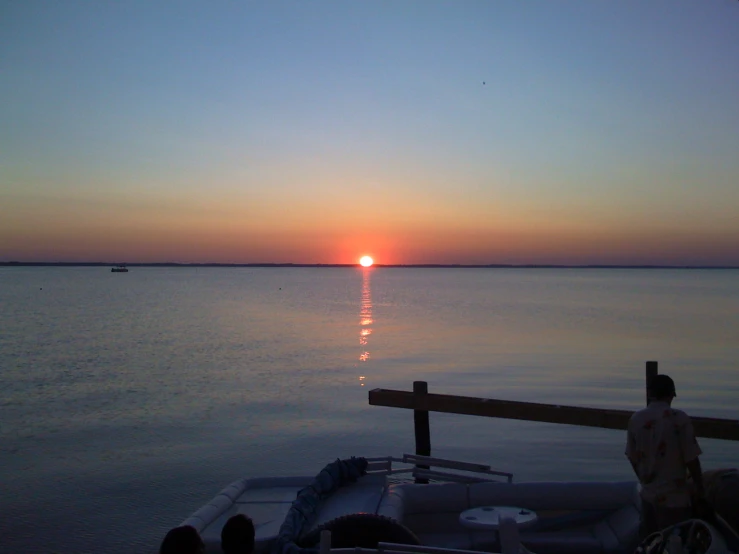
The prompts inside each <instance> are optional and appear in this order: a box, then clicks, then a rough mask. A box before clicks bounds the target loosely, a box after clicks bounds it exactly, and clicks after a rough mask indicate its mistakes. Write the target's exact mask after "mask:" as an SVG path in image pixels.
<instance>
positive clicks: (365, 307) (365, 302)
mask: <svg viewBox="0 0 739 554" xmlns="http://www.w3.org/2000/svg"><path fill="white" fill-rule="evenodd" d="M370 271H371V270H370V269H369V268H366V269H364V270H363V271H362V299H361V302H360V308H359V344H360V346H362V347H363V348H362V352H361V353H360V354H359V361H360V362H367V361H369V359H370V353H369V349H368V348H367V345H368V343H369V336H370V335H371V334H372V327H370V325H372V323H374V320H373V319H372V290H371V288H370ZM365 380H366V377H365V376H364V375H360V376H359V381H360V385H361V386H364V385H365V383H364V382H365Z"/></svg>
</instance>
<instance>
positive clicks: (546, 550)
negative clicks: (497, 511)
mask: <svg viewBox="0 0 739 554" xmlns="http://www.w3.org/2000/svg"><path fill="white" fill-rule="evenodd" d="M488 505H499V506H522V507H525V508H528V509H531V510H534V511H537V512H539V513H540V514H542V516H543V517H542V518H541V519H540V520H539V523H537V524H536V525H535V526H534V527H533V528H531V529H526V530H523V529H516V531H517V532H519V535H520V537H519V538H520V542H521V544H522V545H523V547H524V548H525V549H529V550H531V551H532V552H536V553H537V554H564V553H567V554H626V553H629V552H632V551H633V549H634V547H635V546H636V545H637V544H638V534H639V520H640V509H641V502H640V500H639V496H638V492H637V487H636V483H634V482H609V483H558V482H550V483H492V482H489V483H474V484H470V485H467V484H463V483H444V484H429V485H423V486H418V485H405V484H397V485H391V486H390V487H388V490H387V491H386V492H385V494H384V495H383V497H382V500H381V501H380V504H379V506H378V509H377V513H378V514H380V515H384V516H387V517H392V518H393V519H396V520H397V521H399V522H400V523H403V524H404V525H406V526H407V527H408V528H410V529H411V530H412V531H413V532H414V533H416V535H418V537H419V538H420V539H421V540H422V541H423V542H424V543H427V544H434V545H438V546H442V547H446V548H457V549H465V550H486V551H498V549H499V548H501V543H500V541H502V539H503V537H502V535H501V536H499V535H498V533H496V532H495V531H479V530H472V529H468V528H465V527H463V526H462V525H461V524H460V523H459V514H460V513H461V512H462V511H464V510H466V509H468V508H473V507H477V506H488ZM562 511H565V512H571V514H570V515H569V516H566V517H565V518H562V517H554V516H551V517H547V516H546V513H547V512H549V513H550V514H552V513H555V512H559V513H561V512H562ZM557 523H558V525H556V524H557ZM511 548H512V547H511Z"/></svg>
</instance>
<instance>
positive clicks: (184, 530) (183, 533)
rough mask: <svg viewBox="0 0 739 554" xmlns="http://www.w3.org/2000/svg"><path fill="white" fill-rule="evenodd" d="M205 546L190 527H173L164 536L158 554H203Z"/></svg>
mask: <svg viewBox="0 0 739 554" xmlns="http://www.w3.org/2000/svg"><path fill="white" fill-rule="evenodd" d="M204 552H205V544H204V543H203V539H201V538H200V535H198V532H197V531H196V530H195V528H194V527H192V526H191V525H183V526H182V527H175V528H174V529H171V530H170V531H169V533H167V534H166V536H165V537H164V540H163V541H162V544H161V546H160V547H159V554H203V553H204Z"/></svg>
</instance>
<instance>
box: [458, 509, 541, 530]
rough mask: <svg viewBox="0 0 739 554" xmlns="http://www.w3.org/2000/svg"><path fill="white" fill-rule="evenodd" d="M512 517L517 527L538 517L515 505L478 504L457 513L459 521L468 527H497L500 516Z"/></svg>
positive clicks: (527, 523) (529, 525)
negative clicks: (475, 506)
mask: <svg viewBox="0 0 739 554" xmlns="http://www.w3.org/2000/svg"><path fill="white" fill-rule="evenodd" d="M505 517H509V518H512V519H513V520H514V521H515V522H516V524H517V525H518V528H519V529H526V528H527V527H531V526H532V525H534V524H535V523H536V522H537V520H538V519H539V518H538V517H537V515H536V512H534V511H533V510H527V509H526V508H517V507H515V506H479V507H477V508H470V509H469V510H465V511H464V512H462V513H461V514H459V523H460V525H462V526H463V527H469V528H470V529H488V530H490V529H497V528H498V523H499V522H500V519H501V518H505Z"/></svg>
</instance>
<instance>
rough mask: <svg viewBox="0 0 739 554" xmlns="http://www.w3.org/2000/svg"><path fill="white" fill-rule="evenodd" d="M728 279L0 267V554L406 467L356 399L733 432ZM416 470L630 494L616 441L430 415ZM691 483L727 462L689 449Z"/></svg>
mask: <svg viewBox="0 0 739 554" xmlns="http://www.w3.org/2000/svg"><path fill="white" fill-rule="evenodd" d="M738 359H739V271H697V270H690V271H687V270H682V271H681V270H544V269H539V270H517V269H515V270H514V269H505V270H490V269H480V270H473V269H460V270H454V269H434V270H432V269H383V268H375V269H371V270H361V269H336V268H332V269H328V268H326V269H319V268H290V269H286V268H244V269H212V268H210V269H200V268H198V269H194V268H187V269H186V268H171V269H169V268H167V269H164V268H132V270H131V272H130V273H127V274H116V273H110V272H109V271H108V269H107V268H0V480H1V481H2V483H3V484H2V488H0V552H3V553H4V552H8V553H10V552H95V553H96V554H100V553H106V552H111V553H115V552H121V553H123V552H153V551H155V550H156V548H157V547H158V543H159V541H160V540H161V538H162V536H163V535H164V533H165V532H166V531H167V530H168V529H169V528H170V527H172V526H174V525H177V524H178V523H179V522H180V521H181V520H182V519H184V518H185V517H187V516H188V515H189V514H190V513H191V512H193V511H194V510H196V509H197V508H198V507H199V506H200V505H201V504H203V503H204V502H205V501H206V500H208V499H210V498H211V497H212V496H213V495H215V494H216V493H217V492H218V491H219V490H220V489H221V488H222V487H223V486H225V485H226V484H228V483H229V482H230V481H233V480H235V479H237V478H240V477H243V476H245V475H254V476H257V475H279V474H309V475H310V474H315V473H317V472H318V471H319V470H320V469H321V467H323V465H325V464H326V463H327V462H329V461H332V460H333V459H335V458H337V457H345V456H351V455H383V454H400V453H402V452H404V451H405V452H408V451H412V449H413V444H414V443H413V424H412V414H411V413H410V412H407V411H405V410H399V409H391V408H379V407H372V406H369V405H368V402H367V392H368V390H370V389H372V388H378V387H382V388H395V389H403V390H410V388H411V383H412V381H414V380H426V381H428V383H429V388H430V390H431V391H432V392H440V393H449V394H462V395H471V396H483V397H491V398H501V399H511V400H528V401H540V402H555V403H561V404H574V405H583V406H595V407H616V408H624V409H635V408H638V407H640V406H641V405H642V404H643V402H644V389H643V387H644V363H645V361H646V360H658V361H659V363H660V370H661V371H662V372H665V373H669V374H671V375H672V376H673V377H674V378H675V380H676V382H677V387H678V398H677V400H676V404H675V406H676V407H679V408H682V409H685V410H687V411H688V412H689V413H691V414H693V415H706V416H718V417H730V418H738V417H739V408H738V407H737V405H736V399H737V398H738V397H739V394H738V393H739V371H738V369H739V368H738V367H737V361H736V360H738ZM431 434H432V448H433V453H434V454H435V455H439V456H449V457H455V458H461V459H467V460H469V461H478V462H486V463H491V464H492V465H493V466H495V467H497V468H499V469H503V470H512V471H513V472H514V473H515V475H516V479H518V480H524V479H572V478H578V479H601V478H613V479H622V478H627V479H628V478H631V474H630V470H629V468H628V463H626V460H625V458H624V456H623V436H622V433H621V432H618V431H608V430H597V429H584V428H577V427H570V426H557V425H550V424H542V423H531V422H518V421H506V420H495V419H484V418H474V417H464V416H454V415H446V414H432V415H431ZM701 445H702V446H703V449H704V451H705V453H704V456H703V464H704V466H707V467H718V466H727V465H728V466H731V467H736V466H737V465H739V445H737V444H734V443H729V442H723V441H711V440H705V439H704V440H702V441H701Z"/></svg>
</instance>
